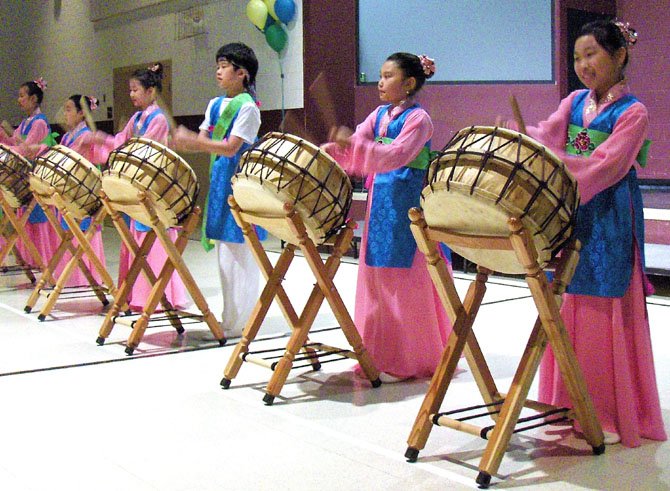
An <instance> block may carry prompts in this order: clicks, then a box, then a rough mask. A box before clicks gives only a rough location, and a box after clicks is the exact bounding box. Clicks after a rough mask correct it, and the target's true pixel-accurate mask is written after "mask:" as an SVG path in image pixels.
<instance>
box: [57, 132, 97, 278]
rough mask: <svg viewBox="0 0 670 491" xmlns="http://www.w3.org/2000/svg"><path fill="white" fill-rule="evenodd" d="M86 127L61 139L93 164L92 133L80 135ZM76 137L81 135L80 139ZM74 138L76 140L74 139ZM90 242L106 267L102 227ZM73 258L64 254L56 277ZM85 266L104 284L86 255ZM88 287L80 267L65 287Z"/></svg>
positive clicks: (75, 242)
mask: <svg viewBox="0 0 670 491" xmlns="http://www.w3.org/2000/svg"><path fill="white" fill-rule="evenodd" d="M85 127H86V123H85V122H83V121H82V122H81V123H79V125H77V127H76V128H74V129H72V130H70V131H68V132H67V133H65V134H64V135H63V138H62V139H61V144H63V145H65V146H67V147H68V148H71V149H72V150H74V151H75V152H77V153H78V154H79V155H81V156H82V157H84V158H85V159H86V160H88V161H89V162H91V158H92V155H93V148H92V146H91V145H90V144H88V138H86V136H87V134H89V135H90V132H84V133H79V132H80V131H81V130H82V129H83V128H85ZM76 135H79V136H78V137H77V136H76ZM73 138H74V139H73ZM89 242H90V244H91V247H92V248H93V252H94V253H95V255H96V256H97V257H98V258H99V259H100V261H101V262H102V264H103V266H104V265H105V249H104V247H103V243H102V227H100V226H99V227H98V229H97V230H96V231H95V233H94V234H93V236H92V237H91V239H89ZM72 243H73V244H74V245H75V246H76V245H77V239H76V238H73V239H72ZM71 258H72V254H70V253H69V252H68V251H66V252H65V254H63V258H62V259H61V260H60V261H59V262H58V264H57V265H56V270H55V272H54V276H56V277H59V276H60V275H61V273H62V272H63V269H64V268H65V265H66V264H67V263H68V262H69V260H70V259H71ZM82 259H83V262H84V264H86V267H87V268H88V270H89V271H90V272H91V273H92V274H93V278H94V279H95V281H96V282H97V283H98V284H100V283H101V282H102V278H101V276H100V273H99V272H98V270H97V269H95V267H94V266H93V263H92V262H91V260H90V259H89V257H88V256H87V255H86V254H84V256H83V257H82ZM82 285H84V286H88V285H89V283H88V280H87V279H86V276H84V273H82V271H81V269H80V268H79V267H76V268H75V269H74V270H73V272H72V274H71V275H70V277H69V278H68V281H67V283H66V284H65V286H82Z"/></svg>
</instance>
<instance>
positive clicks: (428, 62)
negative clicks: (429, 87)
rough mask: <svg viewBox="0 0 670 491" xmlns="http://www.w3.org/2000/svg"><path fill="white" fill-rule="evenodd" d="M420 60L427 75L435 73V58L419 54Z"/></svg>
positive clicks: (430, 75)
mask: <svg viewBox="0 0 670 491" xmlns="http://www.w3.org/2000/svg"><path fill="white" fill-rule="evenodd" d="M419 61H420V62H421V66H422V67H423V73H424V74H425V75H426V77H432V76H433V75H434V74H435V60H433V59H432V58H428V57H427V56H426V55H419Z"/></svg>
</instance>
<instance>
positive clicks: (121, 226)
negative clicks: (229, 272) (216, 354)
mask: <svg viewBox="0 0 670 491" xmlns="http://www.w3.org/2000/svg"><path fill="white" fill-rule="evenodd" d="M100 194H101V196H100V197H101V199H102V203H103V206H104V207H105V209H106V210H107V213H108V214H109V215H110V216H111V218H112V222H113V223H114V227H115V228H116V229H117V230H118V232H119V234H120V235H121V239H122V240H123V243H124V244H125V245H126V247H128V250H129V251H130V252H131V253H132V255H133V261H132V263H131V265H130V268H129V269H128V274H127V275H126V277H125V279H124V280H123V282H122V283H121V285H120V287H119V291H118V293H117V295H116V296H115V300H114V304H113V305H112V307H111V308H110V310H109V312H108V313H107V316H106V317H105V320H104V322H103V324H102V327H101V328H100V333H99V335H98V339H97V340H96V342H97V343H98V344H99V345H103V344H104V343H105V339H107V337H108V336H109V334H110V333H111V332H112V329H113V327H114V323H119V324H125V325H127V326H129V327H131V328H132V329H133V330H132V332H131V333H130V336H129V337H128V341H127V344H126V349H125V351H126V354H128V355H132V354H133V351H134V350H135V348H137V346H138V345H139V343H140V341H141V340H142V337H143V336H144V332H145V331H146V329H147V327H148V326H149V320H150V317H151V315H152V314H153V313H154V312H155V311H156V308H157V307H158V303H159V302H160V303H161V305H162V306H163V310H164V312H165V316H164V317H162V318H161V319H153V320H167V321H168V322H169V323H170V324H171V325H172V326H173V327H174V328H175V330H176V331H177V333H179V334H182V333H183V332H184V327H183V325H182V319H191V320H193V319H195V322H203V321H204V322H206V323H207V326H208V327H209V329H210V331H212V334H214V337H215V338H216V339H217V341H218V342H219V344H220V345H221V346H223V345H224V344H226V338H225V336H224V335H223V331H222V330H221V327H220V326H219V323H218V321H217V320H216V317H215V316H214V314H213V313H212V312H211V311H210V310H209V306H208V305H207V300H206V299H205V297H204V296H203V294H202V292H201V291H200V288H198V285H197V284H196V282H195V280H194V279H193V275H191V272H190V271H189V269H188V267H187V266H186V263H185V262H184V259H183V258H182V254H183V252H184V249H185V248H186V245H187V244H188V240H189V236H190V235H191V234H192V233H193V231H194V230H195V227H196V226H197V224H198V220H199V219H200V214H201V211H200V208H198V207H195V208H194V209H193V211H191V212H190V213H189V214H188V215H187V216H186V217H185V219H184V220H183V222H182V225H181V230H180V232H179V235H178V237H177V240H176V242H174V243H173V242H172V240H171V239H170V236H169V235H168V233H167V230H166V229H165V226H164V225H163V224H162V223H161V222H160V221H159V218H158V215H157V213H156V210H155V209H154V205H153V203H152V202H151V200H150V199H149V198H148V197H147V196H146V193H145V192H144V191H138V192H137V203H134V205H135V204H139V205H140V206H141V207H142V209H143V210H144V212H145V213H146V215H147V216H149V217H150V220H149V224H148V225H149V226H150V227H151V230H149V231H148V232H146V236H145V237H144V239H143V240H142V244H141V245H139V246H138V244H137V242H136V241H135V239H134V238H133V236H132V234H131V233H130V230H129V229H128V226H127V225H126V223H125V221H124V220H123V217H122V216H121V215H120V213H119V211H123V209H124V205H125V204H124V203H115V202H112V201H110V199H109V198H108V197H107V195H106V194H105V193H104V192H101V193H100ZM156 238H158V239H159V241H160V243H161V244H163V247H164V248H165V252H166V253H167V255H168V259H167V260H166V262H165V264H164V265H163V268H162V269H161V272H160V273H159V274H158V277H156V275H154V273H153V271H152V269H151V266H150V265H149V264H148V263H147V261H146V257H147V255H148V254H149V251H150V250H151V246H152V245H153V244H154V242H155V241H156ZM175 270H176V271H177V273H178V274H179V276H180V277H181V279H182V280H183V282H184V285H185V286H186V289H187V290H188V292H189V294H190V295H191V298H192V299H193V301H194V302H195V304H196V306H197V307H198V309H199V310H200V312H201V314H202V315H194V314H191V313H188V312H180V311H177V310H175V309H174V308H173V306H172V305H171V304H170V302H169V301H168V300H167V297H166V296H165V288H167V285H168V282H169V281H170V277H171V276H172V273H173V272H174V271H175ZM140 273H142V274H144V276H145V277H146V279H147V280H148V281H149V283H150V284H152V285H153V287H152V289H151V292H150V294H149V298H148V299H147V302H146V305H145V306H144V308H143V309H142V313H141V314H140V317H139V319H135V320H130V319H128V318H127V317H128V316H125V317H119V313H120V312H121V310H122V306H123V305H124V304H125V303H126V299H127V298H128V294H129V293H130V291H131V289H132V286H133V284H134V283H135V280H136V279H137V277H138V276H139V274H140Z"/></svg>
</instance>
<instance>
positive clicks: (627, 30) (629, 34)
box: [614, 20, 637, 48]
mask: <svg viewBox="0 0 670 491" xmlns="http://www.w3.org/2000/svg"><path fill="white" fill-rule="evenodd" d="M614 25H615V26H617V27H618V28H619V30H620V31H621V34H623V38H624V39H625V40H626V44H627V45H628V47H629V48H630V47H632V46H633V45H634V44H635V43H637V31H636V30H635V29H633V28H632V27H631V26H630V24H629V23H628V22H622V21H620V20H617V21H614Z"/></svg>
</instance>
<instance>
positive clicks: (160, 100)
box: [156, 94, 177, 133]
mask: <svg viewBox="0 0 670 491" xmlns="http://www.w3.org/2000/svg"><path fill="white" fill-rule="evenodd" d="M156 104H157V105H158V107H160V108H161V111H163V114H165V117H166V118H167V120H168V124H169V125H170V133H172V132H173V131H175V130H176V129H177V122H176V121H175V120H174V117H173V116H172V111H171V110H170V108H169V107H168V106H167V104H165V101H164V100H163V98H162V97H161V95H160V94H157V95H156Z"/></svg>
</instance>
